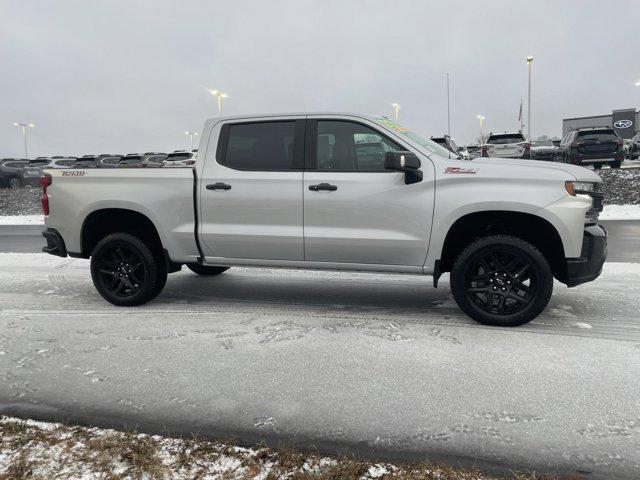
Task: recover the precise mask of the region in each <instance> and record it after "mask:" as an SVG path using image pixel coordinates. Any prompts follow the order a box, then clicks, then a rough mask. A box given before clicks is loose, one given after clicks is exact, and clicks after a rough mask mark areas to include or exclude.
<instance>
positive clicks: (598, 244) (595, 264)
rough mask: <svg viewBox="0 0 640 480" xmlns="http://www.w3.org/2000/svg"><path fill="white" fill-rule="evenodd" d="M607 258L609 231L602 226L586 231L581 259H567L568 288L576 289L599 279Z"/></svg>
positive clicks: (589, 228) (592, 226)
mask: <svg viewBox="0 0 640 480" xmlns="http://www.w3.org/2000/svg"><path fill="white" fill-rule="evenodd" d="M606 258H607V230H606V229H605V228H604V226H602V225H589V226H588V227H585V229H584V236H583V238H582V252H581V253H580V258H567V276H566V281H565V283H566V284H567V287H575V286H576V285H580V284H583V283H586V282H591V281H592V280H595V279H596V278H598V276H599V275H600V273H601V272H602V266H603V265H604V261H605V259H606Z"/></svg>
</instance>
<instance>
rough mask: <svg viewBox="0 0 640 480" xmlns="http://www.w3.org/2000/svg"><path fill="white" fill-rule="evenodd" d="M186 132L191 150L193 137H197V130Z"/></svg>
mask: <svg viewBox="0 0 640 480" xmlns="http://www.w3.org/2000/svg"><path fill="white" fill-rule="evenodd" d="M184 134H185V135H186V136H187V137H189V151H191V150H193V137H197V136H198V133H197V132H184Z"/></svg>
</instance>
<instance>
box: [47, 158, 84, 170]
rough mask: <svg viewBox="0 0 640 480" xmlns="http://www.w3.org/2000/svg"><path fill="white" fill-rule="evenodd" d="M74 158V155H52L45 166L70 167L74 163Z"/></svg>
mask: <svg viewBox="0 0 640 480" xmlns="http://www.w3.org/2000/svg"><path fill="white" fill-rule="evenodd" d="M76 160H77V158H75V157H57V158H53V157H52V158H51V161H50V162H49V163H48V165H47V166H46V167H45V168H70V167H71V165H73V164H74V163H76Z"/></svg>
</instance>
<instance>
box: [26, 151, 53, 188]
mask: <svg viewBox="0 0 640 480" xmlns="http://www.w3.org/2000/svg"><path fill="white" fill-rule="evenodd" d="M50 161H51V159H49V158H45V157H40V158H36V159H35V160H29V163H27V164H26V165H25V166H24V168H23V169H22V171H21V175H20V179H21V181H22V185H31V186H32V187H37V186H39V185H40V177H41V176H42V172H43V171H44V168H45V167H46V166H47V165H49V162H50Z"/></svg>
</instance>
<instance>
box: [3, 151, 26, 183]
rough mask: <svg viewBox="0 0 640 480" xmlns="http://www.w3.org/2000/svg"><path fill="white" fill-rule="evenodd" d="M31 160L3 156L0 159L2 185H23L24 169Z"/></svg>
mask: <svg viewBox="0 0 640 480" xmlns="http://www.w3.org/2000/svg"><path fill="white" fill-rule="evenodd" d="M27 163H29V160H24V159H19V158H3V159H2V160H0V187H2V188H18V187H21V186H22V169H23V168H24V166H25V165H26V164H27Z"/></svg>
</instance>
